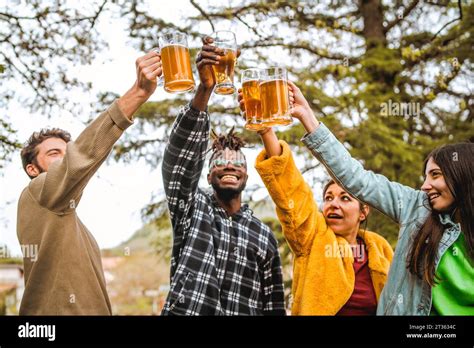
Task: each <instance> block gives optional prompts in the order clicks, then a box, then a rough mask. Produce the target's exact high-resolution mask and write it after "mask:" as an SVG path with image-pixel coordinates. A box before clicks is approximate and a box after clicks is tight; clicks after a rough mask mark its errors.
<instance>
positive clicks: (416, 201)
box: [302, 123, 424, 223]
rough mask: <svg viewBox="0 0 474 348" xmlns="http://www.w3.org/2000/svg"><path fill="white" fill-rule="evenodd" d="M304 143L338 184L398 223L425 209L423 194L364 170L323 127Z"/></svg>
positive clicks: (305, 138)
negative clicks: (419, 209) (418, 209)
mask: <svg viewBox="0 0 474 348" xmlns="http://www.w3.org/2000/svg"><path fill="white" fill-rule="evenodd" d="M302 140H303V143H304V144H305V145H306V146H307V147H308V149H309V150H310V151H311V152H312V153H313V155H314V156H315V157H316V158H317V159H318V160H319V161H320V162H321V163H322V164H323V165H324V166H325V167H326V169H327V170H328V172H329V174H330V175H331V177H332V178H333V179H334V180H335V181H336V182H337V183H338V184H339V185H341V186H342V187H344V188H345V189H346V190H347V191H348V192H349V193H350V194H351V195H353V196H354V197H356V198H357V199H359V200H361V201H363V202H365V203H367V204H369V205H371V206H372V207H374V208H376V209H378V210H379V211H381V212H382V213H384V214H385V215H387V216H389V217H390V218H392V219H393V220H394V221H395V222H397V223H403V222H404V221H405V220H406V219H407V218H408V217H409V216H410V214H411V212H412V211H413V210H415V209H417V208H419V207H422V206H423V197H424V193H423V192H421V191H418V190H414V189H412V188H410V187H408V186H404V185H402V184H399V183H397V182H392V181H389V180H388V179H387V178H386V177H385V176H383V175H380V174H375V173H374V172H372V171H370V170H365V169H364V168H363V167H362V165H361V163H359V161H357V160H356V159H354V158H352V157H351V155H350V153H349V152H348V151H347V150H346V149H345V148H344V146H343V145H342V144H341V143H340V142H339V141H338V140H337V139H336V137H335V136H334V135H333V134H332V133H331V132H330V131H329V129H327V127H326V126H325V125H324V124H322V123H321V124H320V125H319V127H318V128H317V129H316V130H315V131H314V132H312V133H311V134H307V135H306V136H305V137H304V138H303V139H302Z"/></svg>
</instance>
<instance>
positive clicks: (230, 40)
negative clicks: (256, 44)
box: [212, 30, 237, 95]
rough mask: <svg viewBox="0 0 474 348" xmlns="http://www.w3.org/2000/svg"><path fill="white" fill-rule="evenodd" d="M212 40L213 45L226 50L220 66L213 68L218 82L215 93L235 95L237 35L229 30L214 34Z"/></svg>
mask: <svg viewBox="0 0 474 348" xmlns="http://www.w3.org/2000/svg"><path fill="white" fill-rule="evenodd" d="M212 39H213V40H214V42H213V43H212V45H214V46H216V47H219V48H221V49H223V50H224V55H223V56H221V59H220V60H219V64H217V65H213V66H212V70H213V72H214V78H215V80H216V87H215V89H214V93H216V94H223V95H226V94H233V93H234V92H235V86H234V68H235V64H236V62H237V40H236V38H235V34H234V33H233V32H231V31H227V30H221V31H216V32H214V33H213V34H212Z"/></svg>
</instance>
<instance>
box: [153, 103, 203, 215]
mask: <svg viewBox="0 0 474 348" xmlns="http://www.w3.org/2000/svg"><path fill="white" fill-rule="evenodd" d="M208 142H209V116H208V115H207V114H206V113H205V112H199V111H197V110H195V109H193V108H191V107H190V106H187V107H185V108H184V109H183V110H182V111H181V113H180V114H179V115H178V117H177V118H176V121H175V124H174V125H173V129H172V130H171V134H170V138H169V142H168V145H167V146H166V149H165V152H164V155H163V165H162V176H163V183H164V188H165V192H166V195H167V199H168V208H169V210H170V214H171V218H172V220H173V221H178V220H180V218H181V217H182V215H183V214H184V213H185V212H186V211H187V209H188V208H189V206H190V204H191V200H192V198H193V196H194V193H195V192H196V190H197V186H198V182H199V177H200V175H201V172H202V169H203V166H204V161H205V156H206V150H207V146H208Z"/></svg>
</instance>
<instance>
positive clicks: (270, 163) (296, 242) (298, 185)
mask: <svg viewBox="0 0 474 348" xmlns="http://www.w3.org/2000/svg"><path fill="white" fill-rule="evenodd" d="M279 145H280V146H281V149H282V154H281V155H280V156H273V157H269V158H267V157H268V156H267V154H266V151H262V152H261V153H260V154H259V155H258V156H257V161H256V165H255V168H256V169H257V172H258V173H259V175H260V177H261V178H262V181H263V183H264V184H265V186H266V188H267V189H268V192H269V194H270V196H271V198H272V200H273V202H274V203H275V205H276V208H277V215H278V219H279V221H280V223H281V225H282V226H283V232H284V234H285V237H286V239H287V241H288V242H289V243H290V246H291V249H292V250H293V252H295V253H296V254H302V253H305V252H306V251H307V248H308V246H309V242H310V240H311V239H312V238H313V235H314V233H315V232H316V230H317V228H316V224H317V222H318V221H317V218H318V208H317V205H316V202H315V201H314V199H313V193H312V191H311V188H310V187H309V185H308V184H307V183H306V182H305V180H304V178H303V176H302V175H301V172H300V171H299V170H298V168H296V165H295V163H294V160H293V156H292V155H291V151H290V147H289V146H288V144H287V143H285V142H284V141H280V142H279Z"/></svg>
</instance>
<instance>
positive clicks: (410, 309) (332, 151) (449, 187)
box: [289, 82, 474, 315]
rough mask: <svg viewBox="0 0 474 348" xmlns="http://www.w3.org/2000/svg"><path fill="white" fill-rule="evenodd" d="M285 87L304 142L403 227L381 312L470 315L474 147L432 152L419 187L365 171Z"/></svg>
mask: <svg viewBox="0 0 474 348" xmlns="http://www.w3.org/2000/svg"><path fill="white" fill-rule="evenodd" d="M289 84H290V98H291V99H292V100H293V108H292V110H291V113H292V115H293V117H295V118H297V119H298V120H300V122H301V123H302V124H303V126H304V127H305V129H306V131H307V134H306V135H305V136H304V137H303V139H302V141H303V143H304V144H305V145H306V146H307V147H308V149H309V150H310V151H311V152H312V153H313V155H314V156H315V157H316V158H317V159H318V160H319V161H320V162H321V163H322V164H323V165H324V166H325V167H326V169H327V170H328V172H329V173H330V175H331V176H332V178H333V179H334V180H335V181H336V182H337V183H339V184H340V185H341V186H342V187H344V188H345V189H346V190H347V191H348V192H349V193H350V194H352V195H353V196H354V197H356V198H358V199H359V200H361V201H362V202H365V203H367V204H369V205H371V206H372V207H374V208H376V209H378V210H380V211H381V212H383V213H384V214H385V215H387V216H389V217H390V218H392V219H393V220H395V221H396V222H397V223H398V224H399V226H400V232H399V235H398V242H397V247H396V250H395V254H394V257H393V262H392V265H391V268H390V271H389V275H388V281H387V283H386V284H385V287H384V289H383V291H382V294H381V296H380V300H379V303H378V308H377V314H378V315H430V314H431V315H474V217H473V211H474V208H473V206H474V189H473V179H474V163H473V162H474V161H473V159H474V144H472V143H458V144H453V145H445V146H442V147H440V148H437V149H435V150H434V151H432V152H431V154H430V155H428V157H427V159H426V161H425V164H424V176H425V181H424V183H423V185H422V187H421V190H415V189H413V188H410V187H407V186H404V185H402V184H399V183H396V182H392V181H389V180H388V179H387V178H386V177H385V176H383V175H379V174H375V173H373V172H371V171H367V170H364V168H363V167H362V165H361V164H360V163H359V162H358V161H357V160H355V159H353V158H352V157H351V155H350V154H349V152H348V151H347V150H346V149H345V148H344V146H343V145H342V144H341V143H340V142H339V141H338V140H337V139H336V137H335V136H334V135H333V134H332V133H331V132H330V131H329V130H328V129H327V128H326V126H324V124H322V123H319V122H318V120H317V119H316V118H315V116H314V114H313V112H312V110H311V108H310V106H309V104H308V102H307V101H306V99H305V98H304V96H303V95H302V93H301V91H300V90H299V88H298V87H296V86H295V85H294V84H293V83H291V82H290V83H289Z"/></svg>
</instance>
